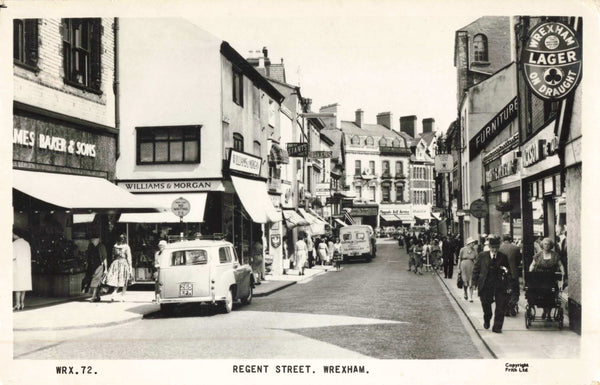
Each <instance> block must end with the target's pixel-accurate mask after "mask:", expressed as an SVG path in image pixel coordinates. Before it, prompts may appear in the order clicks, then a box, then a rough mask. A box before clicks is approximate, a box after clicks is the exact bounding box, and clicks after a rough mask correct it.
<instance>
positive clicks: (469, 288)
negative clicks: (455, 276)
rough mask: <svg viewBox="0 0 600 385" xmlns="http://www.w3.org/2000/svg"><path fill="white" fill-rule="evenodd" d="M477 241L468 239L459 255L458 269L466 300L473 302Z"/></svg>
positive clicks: (471, 238)
mask: <svg viewBox="0 0 600 385" xmlns="http://www.w3.org/2000/svg"><path fill="white" fill-rule="evenodd" d="M477 254H478V252H477V241H476V240H475V238H473V237H469V238H467V244H466V245H465V247H463V248H462V249H460V253H459V254H458V263H459V265H458V267H459V269H460V277H461V278H462V280H463V289H464V291H465V300H469V302H473V266H474V265H475V260H476V259H477Z"/></svg>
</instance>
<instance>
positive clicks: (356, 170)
mask: <svg viewBox="0 0 600 385" xmlns="http://www.w3.org/2000/svg"><path fill="white" fill-rule="evenodd" d="M360 173H361V170H360V160H355V161H354V175H360Z"/></svg>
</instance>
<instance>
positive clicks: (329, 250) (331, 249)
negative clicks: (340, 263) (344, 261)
mask: <svg viewBox="0 0 600 385" xmlns="http://www.w3.org/2000/svg"><path fill="white" fill-rule="evenodd" d="M334 252H335V244H334V243H333V236H330V237H328V241H327V253H328V255H327V259H328V261H329V262H328V264H329V265H332V264H333V254H334Z"/></svg>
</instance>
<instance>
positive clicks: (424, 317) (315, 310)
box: [15, 242, 481, 359]
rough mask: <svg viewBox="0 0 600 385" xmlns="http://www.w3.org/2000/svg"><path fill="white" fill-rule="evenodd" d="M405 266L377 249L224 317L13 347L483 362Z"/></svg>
mask: <svg viewBox="0 0 600 385" xmlns="http://www.w3.org/2000/svg"><path fill="white" fill-rule="evenodd" d="M406 267H407V257H406V254H405V253H404V252H403V251H402V250H400V249H399V248H398V246H397V245H396V244H395V243H392V242H388V243H382V244H380V245H379V246H378V257H377V258H376V259H375V260H373V262H371V263H363V262H357V263H350V264H347V265H344V268H343V269H342V270H341V271H339V272H335V271H330V272H328V273H326V274H322V275H319V276H316V277H314V278H313V279H311V280H307V281H303V282H302V283H299V284H296V285H294V286H291V287H289V288H286V289H284V290H282V291H279V292H276V293H274V294H271V295H270V296H267V297H261V298H255V299H254V301H253V303H252V304H251V305H249V306H239V307H236V310H235V311H234V312H233V313H230V314H218V313H215V312H214V311H213V310H212V309H210V308H201V309H199V308H197V307H190V308H182V309H180V311H178V312H177V313H176V314H175V315H174V316H173V317H170V318H167V317H164V316H163V315H162V314H160V313H158V312H157V313H153V314H149V315H148V316H147V317H146V318H145V319H143V320H139V321H135V322H132V323H128V324H124V325H119V326H114V327H110V328H103V329H90V330H86V331H81V330H77V331H68V330H67V331H60V332H52V333H53V335H52V336H48V335H43V334H44V333H48V332H37V335H36V336H34V335H33V334H30V335H29V336H26V335H20V338H21V339H22V341H28V342H27V343H25V342H23V343H22V344H15V357H16V358H24V359H40V358H51V359H74V358H76V359H128V358H130V359H145V358H151V359H170V358H173V359H199V358H246V359H249V358H317V359H318V358H337V359H341V358H364V357H372V358H384V359H386V358H389V359H453V358H481V355H480V353H479V350H478V349H477V348H476V346H475V345H474V343H473V342H472V340H471V335H470V334H469V332H468V331H467V329H465V327H464V326H463V323H462V322H461V320H460V319H459V317H458V315H457V313H456V311H455V310H454V308H453V307H452V303H451V301H450V300H449V298H448V297H447V296H446V294H445V293H444V291H443V289H442V287H441V285H440V284H439V282H438V281H437V278H435V277H434V276H433V275H431V274H426V275H424V276H417V275H414V274H413V273H409V272H407V271H406ZM27 337H31V338H27ZM34 337H35V338H34ZM48 337H51V338H48Z"/></svg>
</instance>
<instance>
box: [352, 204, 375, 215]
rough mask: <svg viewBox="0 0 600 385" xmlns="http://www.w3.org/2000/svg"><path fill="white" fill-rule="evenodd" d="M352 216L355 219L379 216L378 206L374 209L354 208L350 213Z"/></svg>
mask: <svg viewBox="0 0 600 385" xmlns="http://www.w3.org/2000/svg"><path fill="white" fill-rule="evenodd" d="M350 214H352V216H353V217H368V216H374V215H377V206H373V207H360V206H359V207H356V206H353V207H352V210H351V211H350Z"/></svg>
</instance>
